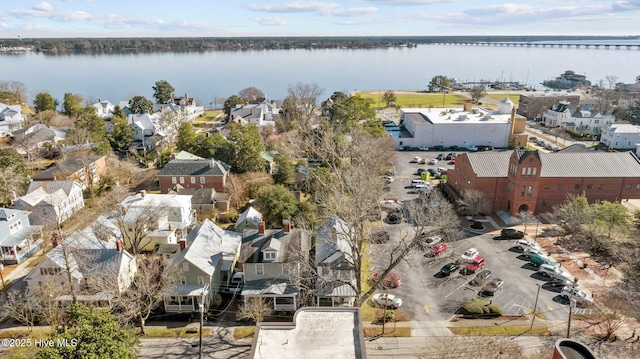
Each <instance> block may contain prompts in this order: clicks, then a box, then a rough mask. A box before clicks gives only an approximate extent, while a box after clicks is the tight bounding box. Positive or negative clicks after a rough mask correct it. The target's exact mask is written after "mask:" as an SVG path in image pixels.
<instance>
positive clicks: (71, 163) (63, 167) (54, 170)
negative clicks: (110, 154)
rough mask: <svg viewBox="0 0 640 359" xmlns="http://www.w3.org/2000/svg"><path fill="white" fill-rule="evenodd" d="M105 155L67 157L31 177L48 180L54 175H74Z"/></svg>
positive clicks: (60, 176)
mask: <svg viewBox="0 0 640 359" xmlns="http://www.w3.org/2000/svg"><path fill="white" fill-rule="evenodd" d="M102 157H104V156H98V155H96V156H79V157H72V158H67V159H66V160H64V161H62V162H58V163H57V164H56V165H55V166H53V167H50V168H48V169H47V170H46V171H43V172H40V173H38V174H37V175H35V176H33V177H31V178H33V179H35V180H48V179H52V178H53V176H56V177H59V179H61V178H62V177H67V176H69V175H72V174H74V173H76V172H78V171H80V170H82V169H83V168H84V167H85V164H91V163H94V162H96V161H97V160H99V159H100V158H102Z"/></svg>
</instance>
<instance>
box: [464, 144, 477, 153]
mask: <svg viewBox="0 0 640 359" xmlns="http://www.w3.org/2000/svg"><path fill="white" fill-rule="evenodd" d="M467 151H469V152H478V147H476V146H473V145H471V146H467Z"/></svg>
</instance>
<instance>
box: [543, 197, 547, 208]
mask: <svg viewBox="0 0 640 359" xmlns="http://www.w3.org/2000/svg"><path fill="white" fill-rule="evenodd" d="M546 206H547V200H546V199H543V200H542V207H546Z"/></svg>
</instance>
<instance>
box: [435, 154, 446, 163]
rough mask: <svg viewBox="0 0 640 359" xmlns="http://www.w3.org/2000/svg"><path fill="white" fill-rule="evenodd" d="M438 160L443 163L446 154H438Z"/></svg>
mask: <svg viewBox="0 0 640 359" xmlns="http://www.w3.org/2000/svg"><path fill="white" fill-rule="evenodd" d="M436 159H437V160H438V161H442V160H443V159H444V153H440V154H438V156H436Z"/></svg>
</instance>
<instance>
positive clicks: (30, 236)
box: [0, 226, 44, 265]
mask: <svg viewBox="0 0 640 359" xmlns="http://www.w3.org/2000/svg"><path fill="white" fill-rule="evenodd" d="M41 228H42V227H41V226H31V228H28V229H24V230H21V231H19V232H17V233H14V234H12V235H11V236H9V237H8V238H6V239H5V240H3V241H2V243H0V251H1V253H0V254H1V255H0V260H1V261H2V264H7V265H9V264H20V263H22V262H23V261H24V260H25V259H27V258H29V257H31V255H32V254H33V253H34V252H36V251H37V250H38V249H40V248H41V247H42V246H43V245H44V240H43V239H42V233H41Z"/></svg>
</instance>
